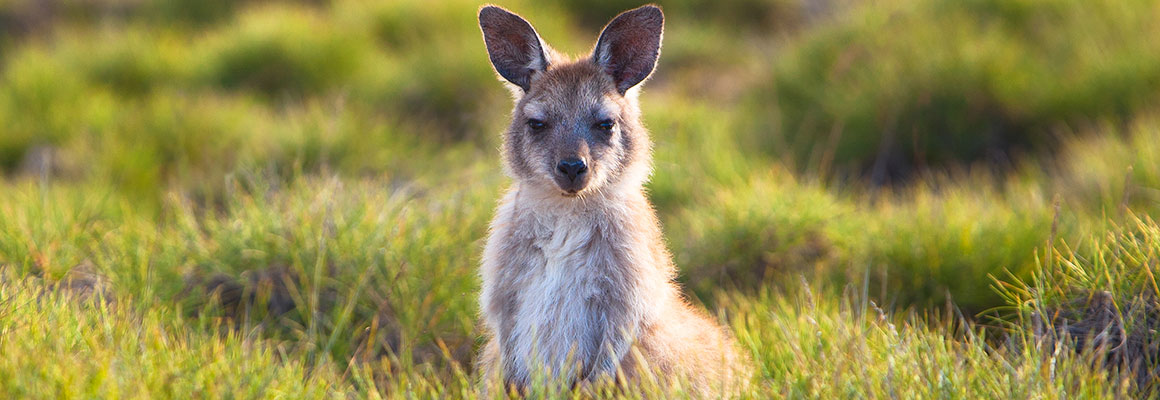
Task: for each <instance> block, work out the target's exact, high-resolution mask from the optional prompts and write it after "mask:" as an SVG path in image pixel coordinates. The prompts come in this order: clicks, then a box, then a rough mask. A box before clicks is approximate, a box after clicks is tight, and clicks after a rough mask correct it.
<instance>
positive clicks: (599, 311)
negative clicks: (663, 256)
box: [480, 190, 667, 380]
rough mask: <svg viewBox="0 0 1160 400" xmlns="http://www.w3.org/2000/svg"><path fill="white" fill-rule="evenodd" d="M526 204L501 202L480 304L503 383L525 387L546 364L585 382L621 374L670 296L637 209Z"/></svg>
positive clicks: (514, 199)
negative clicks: (637, 226) (518, 382)
mask: <svg viewBox="0 0 1160 400" xmlns="http://www.w3.org/2000/svg"><path fill="white" fill-rule="evenodd" d="M521 200H525V199H521V198H520V195H519V193H518V192H517V191H514V190H513V192H512V193H509V195H508V196H506V197H505V199H504V202H503V203H502V204H501V206H500V208H499V210H498V212H497V215H496V219H495V221H494V224H493V227H492V233H491V236H490V237H489V239H488V243H487V247H486V249H485V251H484V260H483V267H482V270H481V275H482V279H483V293H482V296H481V299H480V303H481V304H480V305H481V307H482V308H483V310H484V316H485V322H486V323H487V324H488V327H489V328H490V330H491V331H492V332H493V334H494V335H495V337H494V339H493V340H497V341H498V342H499V343H498V344H499V346H500V354H501V357H502V360H503V364H504V372H505V375H506V376H508V377H509V378H513V379H517V380H522V379H526V377H527V374H528V371H529V370H530V369H532V368H535V366H536V365H537V364H541V363H542V364H544V365H547V366H551V367H552V370H554V371H558V372H559V373H561V374H565V375H573V376H577V377H580V378H584V377H587V376H588V375H591V373H593V372H596V373H600V372H608V373H611V372H612V371H615V369H616V366H617V363H618V362H619V360H620V358H621V357H623V355H624V353H625V352H627V350H628V346H629V345H630V344H631V341H632V339H633V338H634V337H635V336H636V335H637V334H638V333H639V330H640V329H641V327H642V324H644V323H646V322H648V321H649V319H650V318H651V317H652V316H655V315H656V314H657V313H658V312H659V309H658V306H659V304H661V303H663V302H664V299H663V297H664V295H663V294H664V293H666V291H665V290H664V288H663V286H664V285H663V284H665V283H667V276H665V271H664V268H658V267H657V265H656V264H657V263H658V260H657V259H656V254H654V253H655V252H654V251H653V249H651V248H649V246H648V245H647V241H646V239H648V238H647V237H644V236H642V235H641V234H639V233H638V232H637V231H638V230H637V229H633V226H632V224H633V223H634V222H635V223H639V222H640V221H637V220H636V219H634V218H633V215H632V214H633V212H639V210H633V209H632V207H631V205H628V206H622V207H604V208H593V209H587V208H578V209H566V210H560V209H537V208H535V207H533V206H532V205H530V204H527V202H525V201H521ZM641 200H642V201H643V198H642V199H641ZM645 236H647V235H645ZM666 262H667V260H666ZM658 285H659V286H661V287H658ZM658 295H660V296H661V297H662V298H656V296H658ZM569 361H571V362H572V363H576V362H578V363H579V365H581V368H580V369H579V370H573V369H571V368H572V367H573V366H574V364H572V363H569Z"/></svg>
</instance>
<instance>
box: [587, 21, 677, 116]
mask: <svg viewBox="0 0 1160 400" xmlns="http://www.w3.org/2000/svg"><path fill="white" fill-rule="evenodd" d="M664 29H665V15H664V13H662V12H661V9H660V7H657V6H654V5H647V6H643V7H640V8H637V9H633V10H628V11H625V12H623V13H621V14H620V15H617V16H616V18H613V19H612V22H609V23H608V26H605V27H604V31H603V32H601V33H600V39H599V40H597V41H596V50H595V51H593V53H592V60H594V61H595V62H596V64H597V65H600V66H601V67H604V71H605V72H607V73H608V74H609V75H611V76H612V79H613V81H615V82H616V90H618V91H620V93H621V94H624V92H626V91H628V89H631V88H632V87H633V86H636V85H637V84H639V83H640V82H641V81H644V80H645V78H648V76H649V74H651V73H652V71H653V68H656V65H657V58H659V57H660V55H661V35H662V34H663V33H664Z"/></svg>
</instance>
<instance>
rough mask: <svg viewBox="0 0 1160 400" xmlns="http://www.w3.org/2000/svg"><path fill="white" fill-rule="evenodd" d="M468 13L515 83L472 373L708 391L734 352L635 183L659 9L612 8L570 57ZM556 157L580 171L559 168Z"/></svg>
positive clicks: (718, 385) (639, 175) (501, 15)
mask: <svg viewBox="0 0 1160 400" xmlns="http://www.w3.org/2000/svg"><path fill="white" fill-rule="evenodd" d="M479 17H480V26H481V28H482V30H483V32H484V41H485V43H486V44H487V47H488V53H489V56H490V58H491V60H492V63H493V65H494V66H495V67H496V70H497V72H499V74H500V75H501V76H502V77H503V78H504V79H506V80H508V81H509V82H511V83H513V84H514V85H516V86H517V88H516V89H515V90H514V92H515V93H516V95H517V99H516V105H515V109H514V110H513V112H512V123H511V125H510V126H509V127H508V130H507V132H506V133H505V134H504V146H503V154H504V166H505V168H506V170H507V172H508V174H509V175H510V176H512V177H513V178H514V180H515V182H514V184H513V186H512V188H511V189H510V190H509V191H508V193H507V194H506V195H505V196H504V198H503V200H502V202H501V204H500V206H499V208H498V210H497V212H496V216H495V219H494V220H493V221H492V227H491V233H490V236H489V238H488V241H487V246H486V248H485V250H484V255H483V265H482V267H481V269H480V275H481V278H482V281H483V288H482V293H481V296H480V306H481V310H482V313H483V320H484V324H485V326H486V328H487V329H486V330H487V332H488V341H487V344H486V345H485V346H484V348H483V349H482V351H481V354H480V356H479V361H478V362H479V367H480V370H481V371H483V373H484V377H485V378H491V377H494V376H495V375H499V376H502V377H503V381H504V382H505V383H507V384H509V385H513V386H515V387H521V388H522V387H524V386H526V385H527V384H528V383H529V379H530V378H531V377H532V374H533V371H538V370H550V371H551V374H553V375H554V376H556V377H558V378H562V379H566V380H571V381H572V382H576V383H585V382H592V381H597V380H600V379H613V378H616V377H617V376H618V374H619V375H620V376H619V377H620V378H625V379H627V380H635V379H642V374H651V375H655V377H656V378H659V379H661V380H662V381H667V380H673V379H677V380H684V381H686V382H688V383H690V384H691V385H692V388H691V389H692V391H693V392H694V393H695V394H697V395H699V396H701V397H717V396H719V394H720V393H721V392H719V390H722V389H724V388H725V387H726V386H731V385H733V384H734V383H737V380H738V379H739V378H740V377H741V376H742V374H741V372H742V371H743V370H744V369H743V368H744V365H745V362H744V360H745V359H744V358H743V357H742V356H740V355H739V354H738V353H737V352H736V350H735V348H734V346H735V344H734V343H733V340H732V339H731V338H730V337H729V335H728V334H727V333H726V332H725V331H724V330H723V329H722V328H721V327H720V326H718V325H717V324H716V323H714V322H713V321H712V319H711V318H708V317H706V316H705V315H704V314H703V313H702V312H700V311H698V310H696V309H695V308H693V307H692V306H690V305H689V304H688V303H687V302H686V301H685V300H684V299H683V297H682V296H681V293H680V290H679V288H678V287H677V286H676V284H675V283H674V282H673V277H674V275H675V268H674V267H673V265H672V262H671V257H670V255H669V253H668V251H667V249H666V248H665V246H664V244H663V239H662V235H661V230H660V223H659V221H658V220H657V218H656V215H655V213H654V211H653V209H652V206H651V205H650V204H649V202H648V200H647V198H646V197H645V194H644V189H643V184H644V182H645V180H646V179H647V177H648V175H649V172H650V169H651V163H652V161H651V142H650V140H649V136H648V132H647V131H646V130H645V128H644V127H643V126H642V125H641V123H640V108H639V106H638V104H637V93H636V92H635V90H634V87H636V86H637V85H638V84H639V83H640V82H642V81H643V80H645V79H646V78H647V77H648V75H649V74H650V73H651V72H652V70H653V68H654V66H655V64H656V60H657V57H658V56H659V54H660V42H661V29H662V27H663V15H662V14H661V12H660V9H659V8H657V7H655V6H645V7H641V8H638V9H635V10H631V11H627V12H625V13H623V14H621V15H620V16H618V17H617V18H615V19H614V20H613V21H612V22H611V23H609V25H608V26H607V27H606V28H605V30H604V32H603V33H602V34H601V36H600V39H599V40H598V42H597V45H596V49H595V50H594V51H593V54H592V55H591V56H590V57H586V58H582V59H579V60H575V61H572V60H568V59H566V58H564V57H561V56H559V55H556V54H555V53H554V52H553V51H552V50H551V49H549V48H548V47H547V46H546V45H544V44H543V43H542V41H541V40H540V39H539V36H538V35H537V34H536V33H535V31H534V29H533V28H532V27H531V25H530V24H528V23H527V22H526V21H524V20H523V19H522V18H520V17H518V16H516V15H515V14H512V13H510V12H507V11H505V10H503V9H500V8H498V7H492V6H488V7H484V8H483V9H481V10H480V15H479ZM562 160H581V161H582V162H584V163H585V165H586V166H587V172H585V173H582V174H580V175H579V176H575V177H569V176H568V175H567V174H565V173H564V172H563V171H564V170H558V169H559V168H561V167H559V165H563V164H560V163H563V162H564V161H562Z"/></svg>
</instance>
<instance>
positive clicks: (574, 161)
mask: <svg viewBox="0 0 1160 400" xmlns="http://www.w3.org/2000/svg"><path fill="white" fill-rule="evenodd" d="M556 171H557V172H559V173H561V174H564V176H566V177H568V180H571V181H575V180H576V178H578V177H580V176H581V175H584V173H585V172H588V164H586V163H584V160H581V159H579V158H565V159H563V160H560V163H559V164H556Z"/></svg>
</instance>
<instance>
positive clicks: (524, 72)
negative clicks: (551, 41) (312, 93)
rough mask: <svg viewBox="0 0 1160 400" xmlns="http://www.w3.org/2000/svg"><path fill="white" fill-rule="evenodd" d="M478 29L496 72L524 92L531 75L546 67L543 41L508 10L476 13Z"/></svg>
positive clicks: (525, 22)
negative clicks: (481, 31)
mask: <svg viewBox="0 0 1160 400" xmlns="http://www.w3.org/2000/svg"><path fill="white" fill-rule="evenodd" d="M479 28H480V29H482V30H483V42H484V43H485V44H486V45H487V55H488V57H489V58H491V65H493V66H495V71H496V72H499V75H500V76H502V77H503V78H504V79H507V80H508V82H511V83H514V84H515V85H516V86H519V87H520V88H522V89H524V92H527V91H528V89H529V86H530V85H531V83H532V74H534V73H536V72H538V71H543V70H545V69H547V68H548V56H547V54H546V52H545V51H544V45H543V42H542V41H540V35H537V34H536V30H535V29H532V24H529V23H528V21H526V20H524V19H523V18H520V16H519V15H515V14H513V13H511V12H509V11H508V10H504V9H502V8H499V7H496V6H484V7H483V8H481V9H480V10H479Z"/></svg>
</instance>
